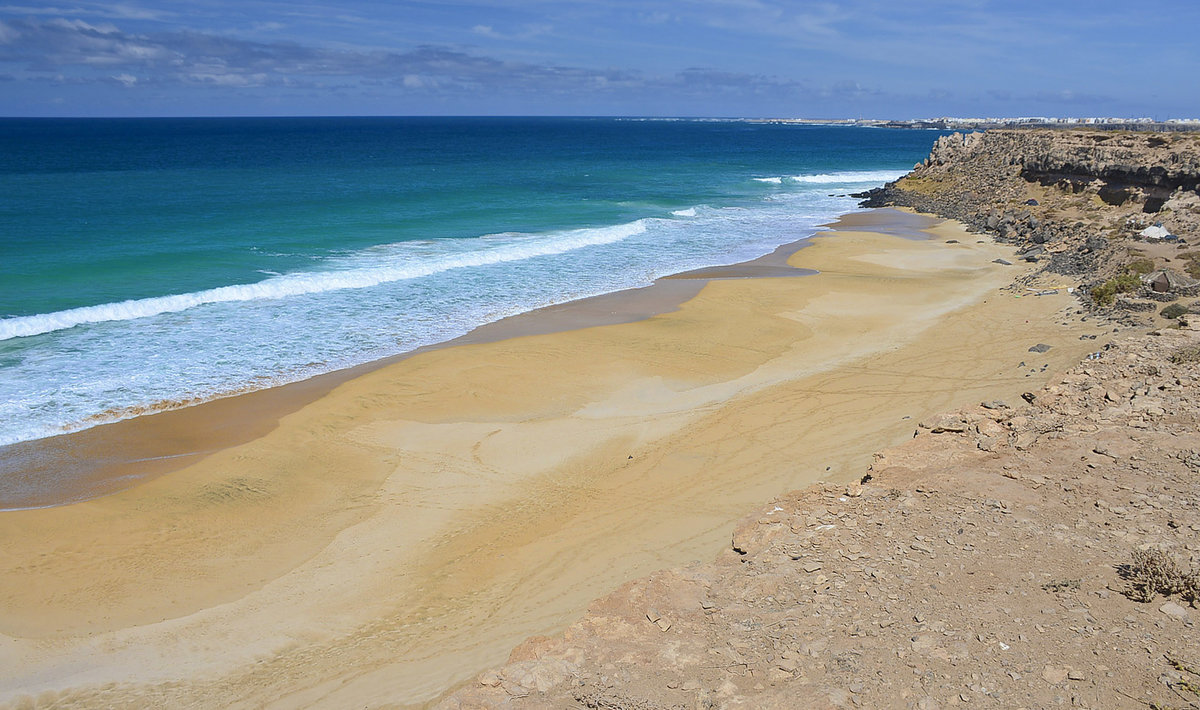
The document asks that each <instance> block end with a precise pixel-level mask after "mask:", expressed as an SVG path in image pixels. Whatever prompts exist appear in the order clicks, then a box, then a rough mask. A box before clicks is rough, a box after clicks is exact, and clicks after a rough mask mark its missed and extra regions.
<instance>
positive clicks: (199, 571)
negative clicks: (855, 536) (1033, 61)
mask: <svg viewBox="0 0 1200 710" xmlns="http://www.w3.org/2000/svg"><path fill="white" fill-rule="evenodd" d="M867 214H871V215H876V216H878V215H880V214H881V213H878V212H874V213H867ZM886 214H889V215H892V216H893V217H894V220H893V224H892V225H890V226H889V224H874V225H872V224H869V222H870V220H869V219H867V218H865V217H864V218H861V219H866V220H867V222H868V223H866V224H864V223H863V222H861V221H858V222H857V223H856V220H855V219H850V220H849V222H842V225H843V226H845V225H847V224H849V226H850V227H851V228H848V229H845V230H837V231H838V233H837V235H836V237H831V238H825V237H822V236H821V235H818V236H816V237H814V238H813V239H811V240H806V242H807V243H810V244H811V246H810V248H807V249H803V250H801V252H800V253H799V254H797V255H793V257H791V258H790V259H789V261H790V262H792V265H795V266H800V267H812V268H815V269H816V270H817V271H819V272H820V273H819V274H818V275H816V276H813V277H811V278H803V279H786V278H762V279H746V278H740V279H739V278H728V279H712V280H707V281H705V282H704V283H705V287H704V288H703V289H702V290H701V291H700V293H699V294H698V295H697V296H695V297H694V298H692V299H689V300H687V301H686V302H684V303H683V304H681V305H680V307H679V308H678V309H677V310H675V311H672V312H671V313H667V314H663V315H658V316H653V317H650V318H645V319H642V320H636V321H633V322H627V323H621V324H616V325H609V326H600V327H592V328H582V329H578V330H571V331H567V332H557V333H551V334H540V335H529V336H526V337H516V338H510V339H507V340H497V341H491V342H486V343H478V344H469V345H463V346H461V347H454V348H441V349H438V350H434V351H430V352H426V353H422V354H421V355H419V356H414V357H410V358H406V359H404V360H403V361H401V362H398V363H395V364H392V365H389V366H388V367H384V368H380V369H378V370H375V371H372V372H370V373H367V374H365V375H363V376H361V377H358V378H355V379H354V380H351V381H348V382H346V383H344V384H342V385H341V386H339V387H336V388H334V389H333V390H331V391H330V392H329V393H328V394H326V395H325V396H324V397H321V398H319V399H317V400H316V401H314V402H312V403H310V404H308V405H306V406H303V407H301V408H300V409H298V410H297V411H296V412H293V413H291V414H289V415H287V416H285V417H283V418H282V419H281V420H280V422H279V426H277V427H275V428H273V429H272V430H271V431H270V432H269V433H267V434H265V435H263V436H261V437H258V438H256V439H254V440H253V441H250V442H248V443H246V444H242V445H238V446H235V447H232V448H229V449H225V450H221V451H218V452H215V453H213V454H211V455H209V456H207V457H205V458H204V459H202V460H200V461H199V462H196V463H193V464H192V465H189V466H187V467H185V468H182V469H180V470H178V471H176V472H174V473H172V475H169V476H160V477H158V478H155V479H153V480H149V481H146V482H144V483H142V484H141V485H138V486H135V487H132V488H127V489H124V490H122V491H120V492H118V493H116V494H114V495H111V496H107V497H104V498H100V499H94V500H91V501H88V502H85V503H80V504H76V505H70V506H62V507H56V508H46V509H39V510H26V511H16V512H9V513H4V514H3V515H0V538H7V539H9V540H14V541H15V540H20V541H21V543H20V545H16V544H12V545H10V546H9V548H11V549H12V552H11V554H10V555H9V556H8V557H7V558H6V559H5V560H4V561H3V565H2V567H0V580H3V581H0V620H2V624H3V626H2V627H0V637H4V638H5V648H6V657H7V659H8V665H9V668H10V673H9V677H8V678H7V680H6V681H5V682H4V683H3V684H2V685H0V699H5V698H12V699H14V700H16V699H19V698H20V697H21V696H22V695H23V694H24V695H26V696H28V695H30V694H32V695H34V696H38V697H41V696H42V695H43V694H50V695H53V696H54V697H56V698H58V699H60V700H61V701H62V703H63V704H64V705H71V704H76V705H82V706H87V705H88V704H89V703H91V704H95V703H97V702H99V701H100V700H101V699H103V700H104V702H109V703H120V702H126V701H127V702H129V703H132V704H139V703H140V704H144V705H160V706H180V705H187V704H195V703H197V702H201V701H202V702H203V703H206V704H209V705H229V704H231V703H234V702H241V703H243V704H261V705H268V704H271V705H274V706H280V707H295V706H313V705H319V706H331V707H345V706H350V705H368V706H374V705H383V704H392V705H399V706H401V707H406V706H415V705H420V704H424V703H427V702H430V701H432V700H434V699H435V698H437V697H439V696H440V695H442V694H443V693H444V692H445V691H446V690H447V689H449V688H450V687H452V686H454V685H455V684H456V683H459V682H462V681H464V680H466V679H468V678H470V677H472V676H473V675H474V674H475V673H477V672H478V671H479V670H482V669H483V668H486V667H489V666H493V665H496V663H497V662H498V661H500V660H503V658H504V657H505V656H506V655H507V654H508V651H509V650H510V649H511V648H513V647H514V646H515V645H516V644H517V643H519V642H520V641H522V640H524V639H526V638H528V637H529V636H531V635H535V634H545V633H554V632H556V631H560V630H561V629H563V628H565V627H566V626H567V625H568V624H569V623H570V622H572V621H573V620H575V619H577V618H579V616H580V615H581V614H582V611H583V609H585V608H586V607H587V605H588V604H589V603H590V602H591V600H593V599H595V598H597V597H599V596H602V595H603V594H604V593H605V592H606V591H608V590H611V589H613V588H615V587H616V586H618V585H619V584H621V583H622V582H624V581H626V580H628V579H631V578H635V577H638V576H641V575H643V574H645V573H647V572H649V571H652V570H655V569H660V568H662V567H666V566H676V565H681V564H687V563H688V561H690V560H694V559H709V558H711V557H712V555H713V554H715V553H716V551H717V550H719V549H720V548H721V547H723V546H724V545H725V541H726V540H727V538H728V530H729V528H730V526H731V525H732V523H733V522H734V521H736V520H737V519H739V518H741V517H742V516H743V515H745V511H747V510H751V509H753V508H754V507H756V506H758V505H760V504H761V501H762V500H764V499H769V498H770V497H772V496H775V495H778V494H779V493H780V492H782V491H785V490H790V489H794V488H797V487H801V486H803V485H807V484H808V483H811V482H813V480H814V479H812V475H813V474H814V473H815V472H818V471H824V472H823V473H821V474H820V475H821V476H823V477H825V478H826V479H828V480H845V479H847V478H848V477H851V476H853V477H857V475H859V473H858V472H860V471H861V470H863V468H865V466H866V464H868V463H869V462H870V460H871V454H872V453H873V452H874V451H876V450H878V449H879V448H882V447H884V446H887V445H890V444H892V443H898V442H899V441H903V440H904V439H906V438H908V437H909V436H911V431H912V427H913V426H914V422H913V420H914V419H919V418H920V417H922V416H926V415H928V414H932V413H934V412H937V411H942V410H944V409H947V408H951V407H953V406H958V405H963V404H966V403H970V402H978V401H979V400H980V399H992V398H999V397H1009V398H1013V397H1018V396H1019V395H1020V393H1021V392H1022V391H1025V390H1027V389H1031V388H1034V387H1035V385H1037V384H1041V383H1043V382H1045V381H1048V380H1049V379H1050V378H1052V377H1053V376H1055V374H1056V373H1057V372H1060V371H1062V370H1063V369H1065V368H1066V367H1068V366H1071V365H1074V364H1075V363H1076V362H1078V360H1079V359H1080V358H1081V357H1082V355H1083V353H1085V352H1086V351H1089V350H1092V349H1095V348H1096V347H1098V346H1099V345H1100V344H1101V343H1102V342H1103V341H1100V342H1097V341H1095V340H1087V341H1082V340H1081V339H1080V336H1081V335H1099V336H1103V334H1104V326H1105V324H1104V323H1095V322H1093V323H1080V322H1079V321H1078V319H1073V318H1072V317H1071V316H1070V314H1071V313H1072V312H1073V311H1074V307H1073V304H1074V301H1073V299H1071V298H1069V297H1066V296H1065V295H1062V294H1060V295H1057V296H1051V297H1039V298H1035V297H1027V298H1026V297H1023V298H1014V297H1013V296H1014V295H1015V294H1013V293H1011V292H1010V293H1004V292H1002V291H1001V290H1000V289H1003V288H1006V287H1008V286H1009V285H1010V284H1011V283H1012V281H1013V279H1014V277H1015V276H1016V275H1018V274H1021V273H1025V272H1027V271H1028V269H1027V268H1026V267H1021V266H1018V267H1008V266H1000V265H997V264H995V263H993V259H995V258H997V257H998V256H1000V255H1004V254H1009V255H1011V249H1009V248H1007V247H1004V246H1001V245H996V244H994V243H991V242H990V240H985V239H982V238H980V237H978V235H973V234H968V233H966V232H965V231H963V230H961V229H960V228H958V227H955V226H954V225H952V224H950V223H947V222H942V221H940V220H936V219H933V218H928V217H922V216H916V215H907V213H902V212H894V211H893V212H889V213H886ZM896 215H906V216H903V217H899V216H896ZM851 217H854V215H851ZM906 223H908V224H911V223H922V224H925V225H927V226H928V227H929V231H928V232H926V233H921V232H915V231H913V230H909V231H908V233H909V236H913V237H924V238H921V239H911V240H910V239H903V238H898V236H897V235H896V234H888V232H889V231H890V232H904V231H906V228H905V227H903V225H904V224H906ZM897 225H898V226H897ZM892 226H894V227H895V228H891V227H892ZM822 234H824V233H822ZM929 237H932V238H929ZM678 281H679V282H681V283H685V284H686V283H688V280H687V279H679V280H678ZM1035 342H1044V343H1048V344H1051V345H1053V346H1054V347H1053V349H1052V350H1051V351H1050V352H1049V353H1044V354H1039V355H1036V356H1034V355H1031V354H1029V353H1028V352H1027V349H1028V348H1029V346H1030V345H1032V344H1033V343H1035ZM1035 357H1036V359H1035ZM1018 362H1020V363H1021V365H1025V367H1019V366H1018ZM1039 367H1040V369H1039ZM533 382H536V383H537V386H536V387H531V386H530V384H531V383H533ZM114 683H116V684H117V685H115V686H114V685H113V684H114Z"/></svg>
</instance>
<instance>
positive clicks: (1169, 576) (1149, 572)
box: [1121, 547, 1200, 606]
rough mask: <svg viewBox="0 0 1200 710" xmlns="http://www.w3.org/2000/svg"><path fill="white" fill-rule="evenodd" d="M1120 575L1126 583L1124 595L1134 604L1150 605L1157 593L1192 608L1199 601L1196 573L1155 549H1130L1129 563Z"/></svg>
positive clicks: (1199, 583) (1198, 572)
mask: <svg viewBox="0 0 1200 710" xmlns="http://www.w3.org/2000/svg"><path fill="white" fill-rule="evenodd" d="M1121 575H1122V576H1123V577H1125V579H1127V580H1128V581H1129V588H1128V589H1126V590H1125V596H1127V597H1129V598H1130V599H1132V600H1134V601H1138V602H1150V601H1154V598H1155V597H1156V596H1158V595H1159V594H1161V595H1163V596H1165V597H1169V596H1171V595H1173V594H1178V595H1180V596H1181V597H1182V598H1183V599H1184V600H1186V601H1189V602H1191V603H1192V605H1193V606H1194V605H1195V603H1196V600H1197V599H1198V598H1200V570H1195V569H1188V570H1185V569H1183V567H1181V566H1180V565H1179V563H1178V562H1176V561H1175V558H1173V557H1171V556H1170V555H1169V554H1167V553H1166V552H1164V551H1163V550H1162V549H1160V548H1157V547H1151V548H1148V549H1145V550H1134V551H1133V559H1132V561H1131V562H1130V563H1129V564H1127V565H1122V566H1121Z"/></svg>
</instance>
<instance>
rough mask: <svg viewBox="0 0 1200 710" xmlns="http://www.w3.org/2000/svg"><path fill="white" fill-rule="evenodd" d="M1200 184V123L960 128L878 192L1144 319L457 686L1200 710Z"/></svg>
mask: <svg viewBox="0 0 1200 710" xmlns="http://www.w3.org/2000/svg"><path fill="white" fill-rule="evenodd" d="M1198 187H1200V137H1197V136H1191V135H1188V134H1173V135H1163V134H1124V133H1114V132H1106V133H1099V132H1095V133H1093V132H1083V131H1080V132H1075V131H993V132H988V133H986V134H971V135H967V136H963V135H958V134H955V135H952V136H948V137H946V138H943V139H941V140H939V141H938V143H937V145H936V146H935V147H934V149H933V151H932V153H931V155H930V157H929V159H928V160H926V161H925V162H923V163H922V164H920V165H918V166H916V168H915V169H914V171H913V172H912V173H911V174H910V175H909V176H907V177H905V178H903V179H901V180H899V181H897V182H896V183H892V184H889V185H888V186H886V187H885V188H883V189H882V190H880V191H877V192H875V193H873V194H871V195H869V196H867V199H868V202H867V204H868V205H875V206H882V205H899V206H906V207H911V208H914V209H918V210H921V211H925V212H931V213H934V214H938V215H941V216H945V217H951V218H954V219H958V220H960V221H962V222H964V223H966V224H968V225H969V226H970V227H971V228H972V229H974V230H975V231H979V232H985V233H989V234H992V235H994V236H995V237H996V238H997V239H999V240H1002V241H1005V242H1008V243H1011V244H1013V245H1014V246H1016V247H1018V249H1019V254H1020V255H1021V257H1022V258H1025V259H1026V260H1028V261H1031V262H1034V263H1036V264H1038V265H1039V266H1041V267H1043V268H1042V270H1041V273H1039V274H1034V275H1033V276H1030V277H1028V278H1029V282H1030V283H1036V284H1042V285H1046V284H1047V282H1049V281H1055V280H1057V281H1062V282H1063V283H1065V284H1072V285H1075V286H1079V288H1078V289H1076V293H1077V294H1078V295H1079V305H1080V310H1081V311H1083V312H1085V317H1089V318H1111V319H1113V320H1115V321H1120V322H1123V323H1127V324H1133V325H1137V326H1138V327H1137V328H1136V329H1135V330H1134V334H1133V335H1130V336H1128V337H1125V338H1124V339H1122V340H1118V341H1116V342H1113V343H1109V344H1108V345H1107V346H1105V347H1103V348H1098V349H1097V350H1096V351H1094V352H1093V353H1091V354H1090V355H1089V356H1088V358H1087V359H1086V360H1084V361H1083V362H1082V363H1081V364H1080V365H1079V366H1078V367H1076V368H1075V369H1074V370H1072V371H1070V372H1069V373H1068V374H1066V375H1065V376H1064V377H1062V378H1061V381H1059V382H1056V383H1054V384H1051V385H1049V386H1047V387H1045V388H1043V389H1040V390H1038V391H1032V392H1027V393H1026V394H1025V395H1024V396H1023V397H1022V398H1021V399H1020V400H1019V401H1007V402H1002V401H986V402H981V403H980V404H979V406H977V407H970V408H967V409H963V410H959V411H954V412H949V413H946V414H942V415H939V416H936V417H932V418H929V419H927V420H925V421H922V422H919V423H917V424H916V426H914V438H913V439H912V440H911V441H909V442H907V443H905V444H903V445H901V446H899V447H896V448H893V449H890V450H887V451H884V452H882V453H880V454H877V455H876V461H875V463H874V465H873V466H871V468H870V469H869V470H865V471H862V472H861V478H859V479H858V480H853V481H850V482H849V483H847V482H842V483H837V484H833V483H828V484H821V485H818V486H815V487H813V488H809V489H806V490H802V491H797V492H794V493H790V494H787V495H784V496H781V497H780V498H778V499H777V500H775V501H772V502H771V503H769V504H767V505H766V506H764V507H763V508H761V509H760V510H759V511H757V512H755V513H754V514H753V515H751V516H749V517H747V518H746V519H745V520H744V521H743V523H742V524H741V525H739V526H738V527H737V529H736V530H735V531H734V533H733V535H732V539H731V542H730V545H729V547H728V549H727V550H725V552H724V553H722V555H721V556H720V557H719V558H718V559H717V560H715V561H714V562H711V563H708V564H696V565H693V566H690V567H686V568H683V569H676V570H670V571H663V572H659V573H656V574H654V575H651V576H650V577H647V578H644V579H640V580H636V581H634V582H630V583H628V584H626V585H624V586H623V587H621V588H620V589H618V590H617V591H616V592H614V593H612V594H611V595H609V596H607V597H605V598H603V599H601V600H599V601H597V602H596V603H595V604H593V605H592V607H591V609H590V610H589V613H588V614H587V615H586V616H585V617H584V618H583V619H582V620H581V621H579V622H578V623H576V624H574V625H573V626H571V627H570V628H569V629H568V630H567V631H566V633H565V634H564V635H563V636H561V637H558V638H555V639H546V638H534V639H530V640H528V641H526V642H525V643H524V644H522V645H521V646H520V647H518V648H517V649H516V650H515V651H514V652H513V654H512V656H511V658H510V659H509V663H508V665H506V666H504V667H502V668H499V669H495V670H491V671H487V672H485V673H483V674H482V675H480V676H479V677H478V678H477V679H475V680H473V681H471V682H469V683H468V684H466V685H465V686H464V687H462V688H460V689H459V690H458V692H456V693H454V694H453V695H451V696H449V697H447V698H445V699H444V700H443V701H442V703H441V704H440V706H439V707H444V708H568V707H581V708H630V709H633V708H638V709H650V708H726V707H730V708H731V707H753V708H796V707H813V708H822V707H864V708H876V707H889V708H890V707H896V708H925V709H929V708H942V707H954V706H971V705H975V706H981V707H1006V708H1007V707H1012V708H1016V707H1026V708H1040V707H1091V708H1112V707H1129V708H1198V707H1200V633H1198V632H1197V622H1198V621H1200V610H1198V609H1197V608H1196V607H1197V605H1198V604H1200V600H1198V599H1197V595H1198V594H1200V410H1198V409H1197V407H1196V401H1197V399H1198V395H1200V326H1197V325H1196V324H1195V323H1200V317H1193V318H1192V320H1193V321H1195V323H1189V322H1188V314H1189V313H1190V312H1191V310H1192V309H1193V308H1194V306H1193V302H1192V297H1193V296H1194V291H1193V289H1194V286H1193V285H1192V284H1191V282H1190V281H1189V280H1188V279H1187V278H1186V277H1187V275H1188V272H1189V270H1193V271H1194V269H1190V268H1189V267H1191V266H1192V265H1193V264H1194V263H1195V261H1194V259H1192V258H1191V257H1190V254H1191V249H1192V247H1191V246H1190V244H1189V242H1195V241H1200V229H1198V226H1200V194H1198V193H1197V188H1198ZM1156 224H1161V226H1162V228H1163V230H1164V231H1163V233H1165V234H1169V235H1172V236H1173V237H1175V238H1173V239H1148V238H1146V237H1143V236H1142V233H1143V232H1144V231H1145V230H1146V229H1147V228H1148V227H1152V226H1155V225H1156ZM1161 273H1171V274H1175V275H1176V276H1178V277H1179V278H1175V277H1163V278H1161V279H1159V278H1157V275H1159V274H1161ZM1023 286H1024V285H1023V284H1016V287H1017V288H1023ZM1147 303H1149V304H1151V307H1150V308H1149V309H1147V308H1146V307H1145V306H1144V304H1147ZM1170 306H1175V308H1174V310H1168V308H1169V307H1170ZM1127 330H1128V329H1127ZM1035 348H1036V346H1035ZM1034 352H1036V350H1034Z"/></svg>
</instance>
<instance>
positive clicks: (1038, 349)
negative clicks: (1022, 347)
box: [1029, 343, 1051, 353]
mask: <svg viewBox="0 0 1200 710" xmlns="http://www.w3.org/2000/svg"><path fill="white" fill-rule="evenodd" d="M1050 347H1051V346H1049V345H1046V344H1045V343H1038V344H1037V345H1034V346H1033V347H1032V348H1029V352H1031V353H1044V352H1049V350H1050Z"/></svg>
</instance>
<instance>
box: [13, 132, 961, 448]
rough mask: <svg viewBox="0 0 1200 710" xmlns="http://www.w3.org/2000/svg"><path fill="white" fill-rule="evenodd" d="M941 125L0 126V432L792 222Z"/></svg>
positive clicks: (163, 396) (254, 371)
mask: <svg viewBox="0 0 1200 710" xmlns="http://www.w3.org/2000/svg"><path fill="white" fill-rule="evenodd" d="M940 135H943V134H942V133H939V132H930V131H904V130H887V129H870V128H855V127H821V126H800V125H785V124H771V123H753V122H745V121H707V120H703V121H702V120H636V119H610V118H603V119H600V118H597V119H590V118H227V119H0V254H2V257H3V258H0V445H3V444H10V443H14V442H18V441H26V440H31V439H37V438H41V437H45V436H50V435H54V434H60V433H63V432H67V431H73V430H78V429H82V428H86V427H89V426H93V425H96V424H100V423H104V422H108V421H115V420H118V419H122V418H126V417H129V416H133V415H134V414H135V413H137V412H141V411H145V410H146V409H147V408H150V409H153V408H166V407H171V406H177V405H178V404H181V403H186V402H194V401H200V400H204V399H211V398H216V397H220V396H223V395H228V394H233V393H237V392H243V391H247V390H251V389H260V388H265V387H270V386H273V385H277V384H283V383H286V382H292V381H296V380H300V379H304V378H307V377H310V376H313V375H316V374H320V373H324V372H329V371H333V370H337V369H341V368H345V367H350V366H353V365H357V364H361V363H364V362H369V361H372V360H376V359H379V358H382V357H386V356H390V355H396V354H400V353H403V352H407V351H410V350H413V349H415V348H418V347H421V346H425V345H430V344H435V343H438V342H443V341H446V340H449V339H452V338H454V337H457V336H459V335H462V334H465V333H467V332H469V331H470V330H471V329H473V328H475V327H477V326H479V325H481V324H484V323H488V322H492V321H496V320H499V319H501V318H504V317H506V316H509V315H514V314H517V313H522V312H525V311H529V310H533V309H536V308H539V307H543V306H547V305H553V304H558V303H563V302H566V301H570V300H575V299H579V298H583V297H587V296H593V295H598V294H602V293H609V292H613V291H618V290H622V289H627V288H632V287H638V286H644V285H647V284H649V283H651V282H652V281H653V280H654V279H656V278H658V277H661V276H665V275H667V274H672V273H677V272H680V271H685V270H689V269H694V268H700V267H704V266H714V265H720V264H729V263H735V262H739V261H743V260H747V259H751V258H754V257H757V256H761V255H763V254H766V253H769V252H771V251H772V250H774V249H775V248H776V247H777V246H779V245H781V244H785V243H790V242H794V241H797V240H800V239H804V238H806V237H808V236H811V235H812V234H813V233H814V231H816V229H817V227H818V226H819V225H821V224H823V223H827V222H829V221H830V220H831V219H832V218H834V217H835V216H837V215H839V214H842V213H844V212H848V211H852V210H853V209H854V208H855V200H854V199H852V198H850V197H847V196H846V194H847V193H849V192H857V191H860V190H864V189H867V188H870V187H874V186H877V185H880V184H882V183H884V182H886V181H888V180H892V179H894V178H896V177H898V176H900V175H902V174H903V173H904V172H906V171H907V170H908V169H910V168H911V167H912V165H913V163H915V162H917V161H919V160H921V159H923V158H924V157H925V156H926V155H927V154H928V151H929V148H930V146H931V145H932V143H933V141H934V140H935V139H936V138H937V137H938V136H940Z"/></svg>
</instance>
